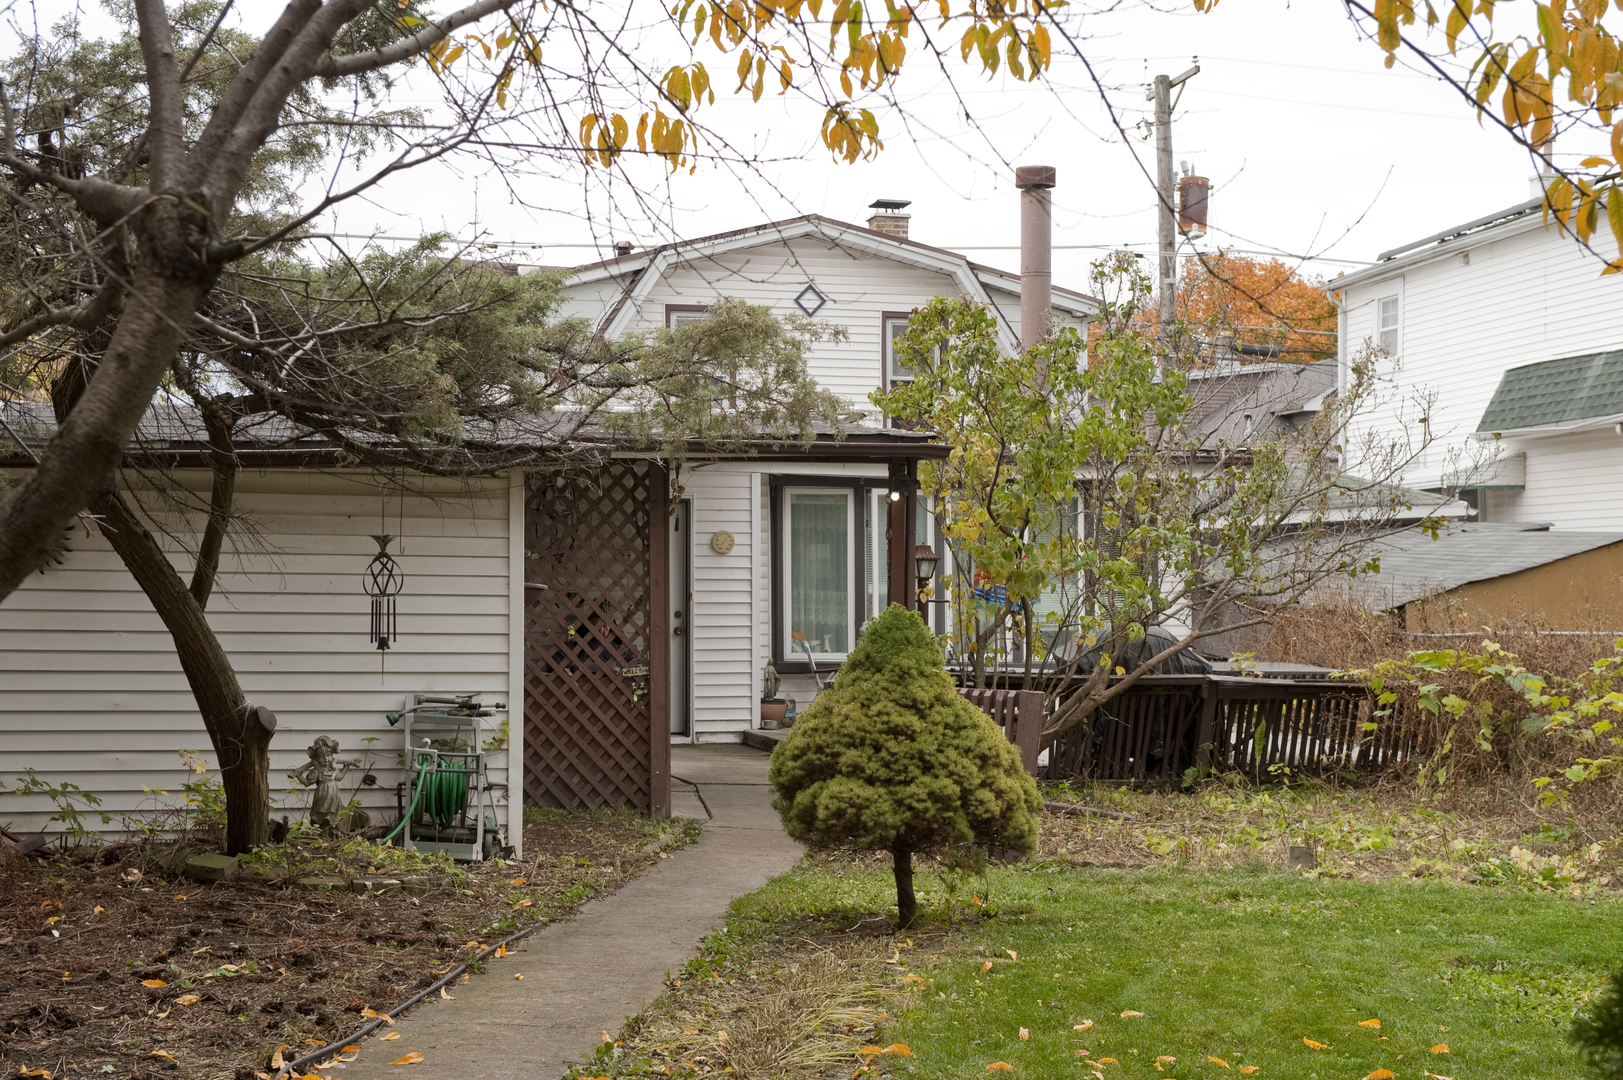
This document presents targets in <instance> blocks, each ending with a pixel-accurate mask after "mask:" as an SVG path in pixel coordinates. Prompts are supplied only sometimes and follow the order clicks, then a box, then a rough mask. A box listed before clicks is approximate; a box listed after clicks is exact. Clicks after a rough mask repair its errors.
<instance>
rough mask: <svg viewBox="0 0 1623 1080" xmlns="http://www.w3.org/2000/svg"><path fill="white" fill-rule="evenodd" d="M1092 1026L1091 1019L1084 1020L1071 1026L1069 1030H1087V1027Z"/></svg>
mask: <svg viewBox="0 0 1623 1080" xmlns="http://www.w3.org/2000/svg"><path fill="white" fill-rule="evenodd" d="M1092 1026H1093V1021H1092V1020H1084V1021H1082V1022H1081V1023H1080V1024H1078V1025H1076V1026H1075V1027H1073V1028H1072V1029H1071V1030H1072V1031H1086V1030H1088V1028H1090V1027H1092Z"/></svg>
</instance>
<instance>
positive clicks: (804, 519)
mask: <svg viewBox="0 0 1623 1080" xmlns="http://www.w3.org/2000/svg"><path fill="white" fill-rule="evenodd" d="M855 495H856V492H855V491H853V490H852V489H850V488H843V489H842V488H803V487H788V488H785V489H784V490H783V504H782V506H783V532H782V536H783V558H782V560H781V562H780V564H779V565H780V573H781V574H782V582H781V589H782V592H781V595H782V598H783V605H782V606H783V610H782V612H781V613H780V618H781V634H782V641H781V647H782V653H781V655H783V656H784V657H786V658H789V659H804V658H805V657H806V654H807V652H808V651H809V652H810V654H811V658H812V659H843V658H844V657H845V655H846V654H847V653H848V652H850V651H851V645H852V637H853V636H854V634H855V630H856V615H857V608H856V605H857V592H858V588H859V583H858V581H857V573H856V544H855V541H854V537H853V532H852V530H853V527H854V525H855V523H856V522H855V518H856V515H855V509H856V502H855Z"/></svg>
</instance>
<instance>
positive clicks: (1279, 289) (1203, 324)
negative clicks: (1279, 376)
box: [1177, 252, 1336, 361]
mask: <svg viewBox="0 0 1623 1080" xmlns="http://www.w3.org/2000/svg"><path fill="white" fill-rule="evenodd" d="M1181 269H1182V273H1181V275H1180V279H1179V282H1178V305H1177V310H1178V318H1179V319H1180V320H1182V321H1183V323H1184V324H1185V325H1186V326H1187V327H1188V328H1189V330H1190V331H1191V332H1193V333H1195V334H1196V335H1198V336H1200V337H1203V338H1207V339H1216V338H1220V337H1223V336H1227V335H1230V334H1232V335H1233V336H1234V339H1235V341H1236V342H1237V343H1239V344H1245V345H1274V346H1278V347H1279V348H1280V349H1281V353H1280V358H1281V359H1287V360H1302V361H1305V360H1316V359H1319V358H1321V357H1325V356H1333V355H1335V351H1336V339H1335V332H1336V309H1335V305H1334V304H1332V303H1330V299H1329V297H1327V296H1325V294H1324V285H1325V282H1324V279H1323V278H1319V277H1304V276H1302V275H1301V274H1300V273H1298V272H1297V271H1296V270H1295V269H1294V268H1292V267H1291V266H1289V265H1288V264H1286V263H1283V262H1280V261H1279V260H1278V259H1252V258H1246V257H1244V256H1241V255H1225V254H1223V253H1221V252H1219V253H1217V254H1215V255H1208V256H1206V257H1205V259H1204V260H1201V259H1186V260H1185V261H1184V265H1183V267H1182V268H1181Z"/></svg>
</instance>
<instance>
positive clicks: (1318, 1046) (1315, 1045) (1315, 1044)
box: [1302, 1037, 1330, 1050]
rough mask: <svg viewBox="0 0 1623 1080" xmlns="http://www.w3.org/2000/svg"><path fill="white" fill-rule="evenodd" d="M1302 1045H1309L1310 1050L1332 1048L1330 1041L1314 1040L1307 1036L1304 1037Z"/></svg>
mask: <svg viewBox="0 0 1623 1080" xmlns="http://www.w3.org/2000/svg"><path fill="white" fill-rule="evenodd" d="M1302 1045H1303V1046H1305V1047H1307V1048H1308V1049H1309V1050H1328V1049H1330V1044H1329V1043H1322V1042H1314V1041H1313V1040H1312V1039H1309V1038H1306V1037H1304V1038H1303V1039H1302Z"/></svg>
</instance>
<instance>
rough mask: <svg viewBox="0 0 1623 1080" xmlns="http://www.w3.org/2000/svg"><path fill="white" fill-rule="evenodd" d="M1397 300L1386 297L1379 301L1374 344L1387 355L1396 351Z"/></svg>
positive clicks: (1393, 297)
mask: <svg viewBox="0 0 1623 1080" xmlns="http://www.w3.org/2000/svg"><path fill="white" fill-rule="evenodd" d="M1398 314H1399V312H1398V298H1397V297H1395V296H1388V297H1385V298H1383V299H1382V300H1381V301H1380V323H1379V326H1378V327H1377V329H1378V333H1377V334H1376V338H1375V343H1376V344H1377V345H1379V346H1380V347H1381V348H1383V349H1385V350H1386V351H1387V352H1389V353H1396V352H1397V351H1398Z"/></svg>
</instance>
